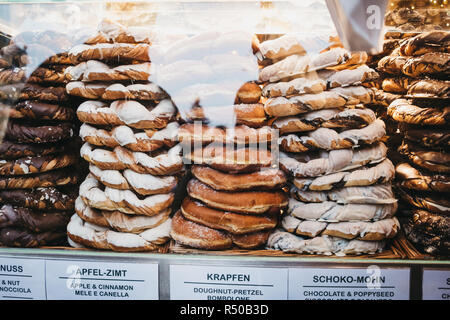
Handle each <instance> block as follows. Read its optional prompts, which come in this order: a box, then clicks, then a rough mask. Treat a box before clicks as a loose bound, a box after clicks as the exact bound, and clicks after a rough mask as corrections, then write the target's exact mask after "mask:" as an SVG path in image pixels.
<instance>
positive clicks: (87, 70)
mask: <svg viewBox="0 0 450 320" xmlns="http://www.w3.org/2000/svg"><path fill="white" fill-rule="evenodd" d="M150 70H151V66H150V63H149V62H145V63H140V64H129V65H120V66H117V67H110V66H108V65H107V64H105V63H103V62H100V61H96V60H89V61H86V62H81V63H80V64H78V65H76V66H71V67H68V68H67V69H66V70H65V73H64V75H65V78H66V79H67V80H68V81H83V82H92V81H105V82H107V81H126V80H129V81H148V79H149V77H150V75H151V71H150Z"/></svg>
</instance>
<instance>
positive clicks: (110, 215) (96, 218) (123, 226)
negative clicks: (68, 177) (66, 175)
mask: <svg viewBox="0 0 450 320" xmlns="http://www.w3.org/2000/svg"><path fill="white" fill-rule="evenodd" d="M170 211H171V210H170V209H167V210H164V211H162V212H161V213H159V214H157V215H154V216H151V217H149V216H144V215H131V214H125V213H122V212H120V211H106V210H99V209H94V208H91V207H88V206H87V205H86V204H85V203H84V201H83V200H82V199H81V198H80V197H78V198H77V199H76V200H75V212H76V214H77V215H78V216H79V217H80V218H81V219H83V220H84V221H86V222H89V223H92V224H95V225H97V226H100V227H104V228H111V229H113V230H115V231H118V232H127V233H136V234H138V233H141V232H143V231H145V230H148V229H153V228H155V227H157V226H159V225H160V224H162V223H163V222H165V221H166V220H167V219H170V218H169V215H170Z"/></svg>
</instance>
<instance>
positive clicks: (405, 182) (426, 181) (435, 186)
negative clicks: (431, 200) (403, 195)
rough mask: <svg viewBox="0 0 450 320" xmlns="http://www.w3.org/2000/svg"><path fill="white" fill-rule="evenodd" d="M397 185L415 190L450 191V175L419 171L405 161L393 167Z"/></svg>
mask: <svg viewBox="0 0 450 320" xmlns="http://www.w3.org/2000/svg"><path fill="white" fill-rule="evenodd" d="M395 172H396V175H397V177H398V180H399V182H398V185H399V186H400V187H401V188H403V189H409V190H416V191H433V192H447V193H448V192H450V177H449V176H448V175H443V174H433V173H427V172H422V171H419V170H418V169H416V168H414V167H413V166H411V165H410V164H409V163H407V162H403V163H400V164H398V165H397V166H396V168H395Z"/></svg>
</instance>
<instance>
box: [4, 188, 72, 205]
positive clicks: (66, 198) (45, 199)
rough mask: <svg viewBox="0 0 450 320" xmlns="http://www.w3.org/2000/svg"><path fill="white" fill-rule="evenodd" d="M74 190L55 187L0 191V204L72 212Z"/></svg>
mask: <svg viewBox="0 0 450 320" xmlns="http://www.w3.org/2000/svg"><path fill="white" fill-rule="evenodd" d="M75 189H76V188H67V190H66V189H57V188H55V187H45V188H35V189H12V190H0V202H2V203H8V204H11V205H14V206H17V207H24V208H31V209H37V210H73V208H74V203H75V198H76V193H77V191H76V190H75Z"/></svg>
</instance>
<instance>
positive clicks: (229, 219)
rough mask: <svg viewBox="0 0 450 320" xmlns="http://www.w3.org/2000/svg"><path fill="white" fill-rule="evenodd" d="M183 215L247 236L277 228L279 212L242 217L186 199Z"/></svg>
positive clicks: (191, 219)
mask: <svg viewBox="0 0 450 320" xmlns="http://www.w3.org/2000/svg"><path fill="white" fill-rule="evenodd" d="M180 210H181V213H182V214H183V216H184V217H185V218H186V219H187V220H190V221H193V222H196V223H198V224H201V225H204V226H207V227H209V228H212V229H216V230H223V231H227V232H230V233H232V234H246V233H252V232H257V231H263V230H271V229H273V228H275V227H276V226H277V223H278V214H279V212H276V211H277V210H274V212H271V213H269V214H268V215H263V216H261V215H258V216H256V215H242V214H237V213H234V212H230V211H222V210H216V209H212V208H209V207H207V206H205V205H203V204H202V203H200V202H198V201H195V200H192V199H190V198H189V197H186V198H185V199H184V200H183V203H182V204H181V209H180Z"/></svg>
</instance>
